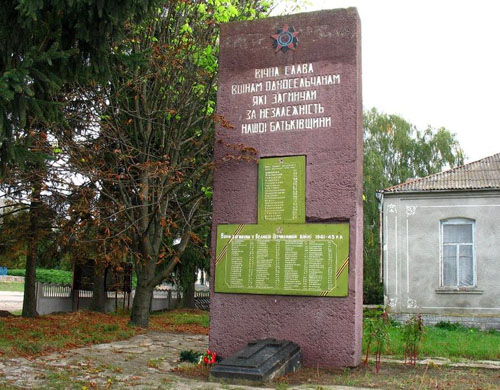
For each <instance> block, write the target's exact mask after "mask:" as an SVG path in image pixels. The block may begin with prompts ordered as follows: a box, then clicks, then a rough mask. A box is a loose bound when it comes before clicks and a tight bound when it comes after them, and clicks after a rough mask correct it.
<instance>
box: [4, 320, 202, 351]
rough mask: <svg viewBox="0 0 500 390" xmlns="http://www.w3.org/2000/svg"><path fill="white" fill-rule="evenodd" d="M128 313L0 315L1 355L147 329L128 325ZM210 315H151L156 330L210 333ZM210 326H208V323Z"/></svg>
mask: <svg viewBox="0 0 500 390" xmlns="http://www.w3.org/2000/svg"><path fill="white" fill-rule="evenodd" d="M129 319H130V317H129V314H128V313H119V314H101V313H95V312H90V311H78V312H75V313H63V314H51V315H45V316H40V317H38V318H35V319H30V318H22V317H7V318H0V356H5V357H14V356H38V355H42V354H47V353H50V352H54V351H62V350H65V349H70V348H77V347H81V346H85V345H90V344H99V343H107V342H111V341H116V340H124V339H128V338H130V337H132V336H134V335H136V334H139V333H142V332H144V330H143V329H141V328H137V327H132V326H129V325H128V322H129ZM207 324H208V314H207V313H206V312H201V311H199V310H173V311H169V312H162V313H158V314H154V315H152V316H151V322H150V328H151V329H153V330H157V331H170V332H186V333H196V334H199V333H202V334H208V325H207ZM205 325H207V326H205Z"/></svg>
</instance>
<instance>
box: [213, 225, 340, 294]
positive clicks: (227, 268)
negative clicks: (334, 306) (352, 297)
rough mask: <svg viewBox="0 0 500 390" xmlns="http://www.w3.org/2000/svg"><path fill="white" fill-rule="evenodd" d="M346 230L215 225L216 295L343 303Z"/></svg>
mask: <svg viewBox="0 0 500 390" xmlns="http://www.w3.org/2000/svg"><path fill="white" fill-rule="evenodd" d="M348 265H349V224H348V223H334V224H289V225H274V224H266V225H243V224H242V225H219V226H218V227H217V249H216V269H215V292H221V293H247V294H273V295H304V296H323V297H345V296H347V295H348V273H349V272H348V271H349V270H348V268H349V266H348Z"/></svg>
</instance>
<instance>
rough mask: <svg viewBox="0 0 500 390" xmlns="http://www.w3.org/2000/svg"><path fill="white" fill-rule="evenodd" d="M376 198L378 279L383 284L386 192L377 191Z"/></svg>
mask: <svg viewBox="0 0 500 390" xmlns="http://www.w3.org/2000/svg"><path fill="white" fill-rule="evenodd" d="M375 197H376V198H377V200H378V226H379V229H378V240H379V242H378V263H379V267H378V278H379V281H380V282H383V277H384V276H383V275H384V250H383V247H384V241H383V239H384V229H383V226H382V221H383V207H384V192H383V191H377V192H376V193H375Z"/></svg>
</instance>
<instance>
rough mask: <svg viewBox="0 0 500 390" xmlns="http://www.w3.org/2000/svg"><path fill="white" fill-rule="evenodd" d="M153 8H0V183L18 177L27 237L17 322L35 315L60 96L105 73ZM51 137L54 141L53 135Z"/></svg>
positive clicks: (140, 4)
mask: <svg viewBox="0 0 500 390" xmlns="http://www.w3.org/2000/svg"><path fill="white" fill-rule="evenodd" d="M154 4H155V0H120V1H106V2H105V1H92V0H56V1H52V0H51V1H48V0H4V1H3V2H2V12H1V13H0V40H1V42H2V45H1V46H0V168H1V173H0V177H2V176H3V178H2V179H3V180H2V183H1V184H3V185H4V188H5V186H8V185H9V184H8V183H6V181H5V177H6V176H7V173H8V174H9V175H10V176H11V177H12V175H13V170H18V172H16V173H15V174H16V175H20V176H21V173H24V175H23V179H22V180H23V182H24V183H25V184H27V187H28V188H29V189H30V190H29V194H26V196H27V198H29V222H28V225H29V237H28V254H27V264H26V279H25V297H24V303H23V316H28V317H32V316H35V315H36V308H35V299H34V298H35V280H36V276H35V266H36V262H37V252H38V240H39V233H40V230H41V228H40V224H39V217H40V215H39V214H40V208H41V207H42V205H43V201H42V196H43V190H44V186H45V181H46V180H47V164H46V159H47V153H46V149H47V146H48V145H47V139H48V138H50V134H51V133H53V132H54V131H58V130H60V128H63V127H65V126H66V125H67V124H66V122H65V116H64V109H63V105H62V104H61V101H60V94H61V92H62V90H63V89H70V88H72V85H73V84H74V83H75V82H77V81H78V82H80V83H82V82H91V81H92V80H94V79H95V78H99V77H102V76H105V75H107V74H109V73H110V66H109V64H110V61H109V58H110V54H111V51H110V39H112V38H113V37H117V36H119V33H120V31H121V30H122V24H123V22H124V21H125V20H128V19H130V18H131V17H132V16H133V17H134V18H137V19H139V18H140V17H141V16H143V15H144V14H146V13H147V12H148V11H149V10H151V9H152V6H153V5H154ZM52 137H54V134H52Z"/></svg>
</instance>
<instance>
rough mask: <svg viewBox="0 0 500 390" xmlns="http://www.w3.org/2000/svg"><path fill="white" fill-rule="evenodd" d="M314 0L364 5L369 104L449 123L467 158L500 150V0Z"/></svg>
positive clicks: (414, 119) (413, 118)
mask: <svg viewBox="0 0 500 390" xmlns="http://www.w3.org/2000/svg"><path fill="white" fill-rule="evenodd" d="M309 1H310V2H311V3H312V6H310V7H308V8H307V10H318V9H331V8H346V7H357V9H358V12H359V15H360V18H361V28H362V61H363V106H364V108H365V109H369V108H371V107H376V108H377V109H378V110H379V111H382V112H385V113H387V114H398V115H400V116H402V117H403V118H404V119H406V120H407V121H409V122H410V123H413V124H415V125H416V126H417V127H418V128H419V129H425V128H426V127H427V126H428V125H431V126H432V127H434V128H439V127H446V128H447V129H448V130H450V131H451V132H453V133H456V134H457V136H458V140H459V142H460V144H461V146H462V148H463V149H464V150H465V153H466V155H467V162H470V161H475V160H478V159H481V158H483V157H487V156H490V155H492V154H495V153H500V98H499V95H500V1H497V0H474V1H465V0H419V1H408V0H377V1H375V0H323V1H320V0H309Z"/></svg>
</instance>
